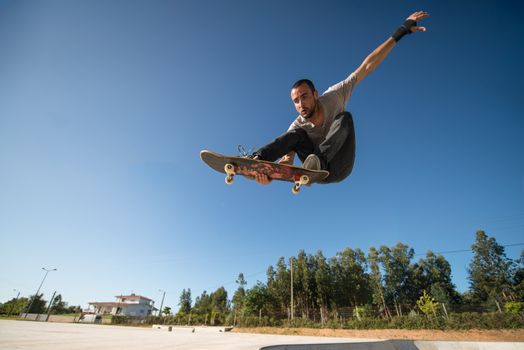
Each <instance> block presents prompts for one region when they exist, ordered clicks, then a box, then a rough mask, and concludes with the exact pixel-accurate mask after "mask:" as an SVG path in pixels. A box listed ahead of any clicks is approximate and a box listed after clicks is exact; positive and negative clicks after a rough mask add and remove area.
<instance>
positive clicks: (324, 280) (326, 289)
mask: <svg viewBox="0 0 524 350" xmlns="http://www.w3.org/2000/svg"><path fill="white" fill-rule="evenodd" d="M315 260H316V271H315V283H316V291H317V304H318V305H319V307H320V320H321V322H322V324H324V322H325V320H326V319H328V318H329V304H330V302H331V297H332V285H333V284H332V279H331V273H330V270H329V265H328V263H327V262H326V258H325V257H324V255H323V254H322V251H320V250H318V251H317V254H316V255H315Z"/></svg>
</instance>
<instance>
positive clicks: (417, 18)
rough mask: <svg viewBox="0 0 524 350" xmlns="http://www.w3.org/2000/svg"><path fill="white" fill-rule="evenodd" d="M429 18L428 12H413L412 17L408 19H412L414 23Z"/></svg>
mask: <svg viewBox="0 0 524 350" xmlns="http://www.w3.org/2000/svg"><path fill="white" fill-rule="evenodd" d="M427 17H429V13H427V12H426V11H417V12H413V13H412V14H411V16H409V17H408V19H412V20H414V21H420V20H421V19H424V18H427Z"/></svg>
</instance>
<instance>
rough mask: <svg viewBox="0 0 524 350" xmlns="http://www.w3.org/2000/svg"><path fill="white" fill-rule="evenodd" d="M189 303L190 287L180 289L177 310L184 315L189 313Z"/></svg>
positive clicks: (190, 302)
mask: <svg viewBox="0 0 524 350" xmlns="http://www.w3.org/2000/svg"><path fill="white" fill-rule="evenodd" d="M191 304H192V300H191V289H190V288H188V289H187V290H186V289H182V293H181V294H180V301H179V302H178V306H179V312H181V313H183V314H186V315H187V314H189V312H190V311H191Z"/></svg>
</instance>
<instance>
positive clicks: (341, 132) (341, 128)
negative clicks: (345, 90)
mask: <svg viewBox="0 0 524 350" xmlns="http://www.w3.org/2000/svg"><path fill="white" fill-rule="evenodd" d="M318 152H319V153H318V154H317V155H318V156H319V158H321V161H324V162H325V163H327V170H329V173H330V174H329V177H328V178H327V179H325V180H324V181H323V182H325V183H329V182H339V181H342V180H344V179H345V178H346V177H347V176H349V174H351V171H352V170H353V163H354V162H355V127H354V125H353V117H352V116H351V113H349V112H342V113H340V114H339V115H337V116H336V117H335V120H334V121H333V124H332V125H331V128H330V129H329V132H328V134H327V136H326V140H324V142H322V143H321V144H320V146H319V150H318Z"/></svg>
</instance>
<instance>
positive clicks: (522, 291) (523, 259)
mask: <svg viewBox="0 0 524 350" xmlns="http://www.w3.org/2000/svg"><path fill="white" fill-rule="evenodd" d="M513 288H514V290H515V297H516V299H517V300H518V301H521V302H524V250H523V251H522V252H521V253H520V259H519V260H518V265H517V266H516V268H515V273H514V276H513Z"/></svg>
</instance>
